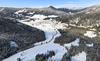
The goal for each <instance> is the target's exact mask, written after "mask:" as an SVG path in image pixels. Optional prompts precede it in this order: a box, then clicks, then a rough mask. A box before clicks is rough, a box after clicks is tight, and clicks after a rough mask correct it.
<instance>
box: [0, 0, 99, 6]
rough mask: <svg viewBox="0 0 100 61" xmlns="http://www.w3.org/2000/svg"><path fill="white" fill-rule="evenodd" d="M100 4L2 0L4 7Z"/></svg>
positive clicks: (88, 0) (95, 0)
mask: <svg viewBox="0 0 100 61" xmlns="http://www.w3.org/2000/svg"><path fill="white" fill-rule="evenodd" d="M96 4H100V0H0V6H1V7H2V6H3V7H46V6H50V5H52V6H56V7H85V6H89V5H96Z"/></svg>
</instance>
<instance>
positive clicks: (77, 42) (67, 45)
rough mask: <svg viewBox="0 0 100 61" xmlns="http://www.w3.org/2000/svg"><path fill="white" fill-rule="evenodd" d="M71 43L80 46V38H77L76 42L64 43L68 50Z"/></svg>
mask: <svg viewBox="0 0 100 61" xmlns="http://www.w3.org/2000/svg"><path fill="white" fill-rule="evenodd" d="M71 45H73V46H79V39H78V38H77V39H76V40H75V41H74V42H71V43H68V44H64V46H65V47H67V48H68V50H69V49H70V47H71Z"/></svg>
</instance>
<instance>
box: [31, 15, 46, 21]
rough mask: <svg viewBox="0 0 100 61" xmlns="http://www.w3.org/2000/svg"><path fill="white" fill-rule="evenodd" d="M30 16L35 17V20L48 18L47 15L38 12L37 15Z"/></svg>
mask: <svg viewBox="0 0 100 61" xmlns="http://www.w3.org/2000/svg"><path fill="white" fill-rule="evenodd" d="M30 18H33V19H35V20H43V19H45V18H47V16H45V15H41V14H36V15H34V16H32V17H30Z"/></svg>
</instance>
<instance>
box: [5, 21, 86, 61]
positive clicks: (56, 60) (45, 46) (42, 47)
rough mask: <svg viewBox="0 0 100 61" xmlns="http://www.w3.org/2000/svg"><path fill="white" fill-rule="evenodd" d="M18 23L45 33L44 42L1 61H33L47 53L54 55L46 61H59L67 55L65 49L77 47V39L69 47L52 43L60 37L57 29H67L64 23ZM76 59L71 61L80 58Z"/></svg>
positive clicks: (77, 59) (77, 60) (73, 59)
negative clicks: (51, 52)
mask: <svg viewBox="0 0 100 61" xmlns="http://www.w3.org/2000/svg"><path fill="white" fill-rule="evenodd" d="M19 22H21V23H24V24H26V25H29V26H31V27H36V28H38V29H41V30H43V31H44V32H45V37H46V40H45V41H42V42H39V43H34V44H33V45H34V47H32V48H29V49H27V50H24V51H21V52H19V53H16V54H14V55H12V56H11V57H9V58H7V59H4V60H3V61H16V60H17V59H18V58H20V60H21V61H35V57H36V55H37V54H48V53H47V52H48V51H54V52H55V55H54V56H52V57H49V59H48V61H51V60H53V61H61V60H62V58H63V55H64V54H65V53H67V49H66V48H65V47H68V48H70V47H71V45H75V46H76V45H77V46H79V45H78V43H79V39H76V40H75V42H72V43H70V46H69V44H66V46H61V45H60V44H56V43H54V40H55V38H56V37H59V36H61V34H60V32H59V31H58V29H65V28H66V27H67V24H65V23H61V22H57V21H56V20H54V19H49V20H43V19H42V20H35V21H32V20H31V21H29V22H25V21H23V20H21V21H19ZM82 55H83V54H82ZM82 55H81V56H82ZM81 56H80V57H81ZM83 56H84V55H83ZM78 57H79V56H78ZM78 57H76V59H75V58H72V61H79V59H80V58H78ZM85 60H86V59H85ZM85 60H83V61H85Z"/></svg>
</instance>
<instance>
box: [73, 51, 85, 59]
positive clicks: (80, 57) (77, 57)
mask: <svg viewBox="0 0 100 61" xmlns="http://www.w3.org/2000/svg"><path fill="white" fill-rule="evenodd" d="M71 61H86V53H85V52H84V51H83V52H82V53H79V54H77V55H75V56H72V57H71Z"/></svg>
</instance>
